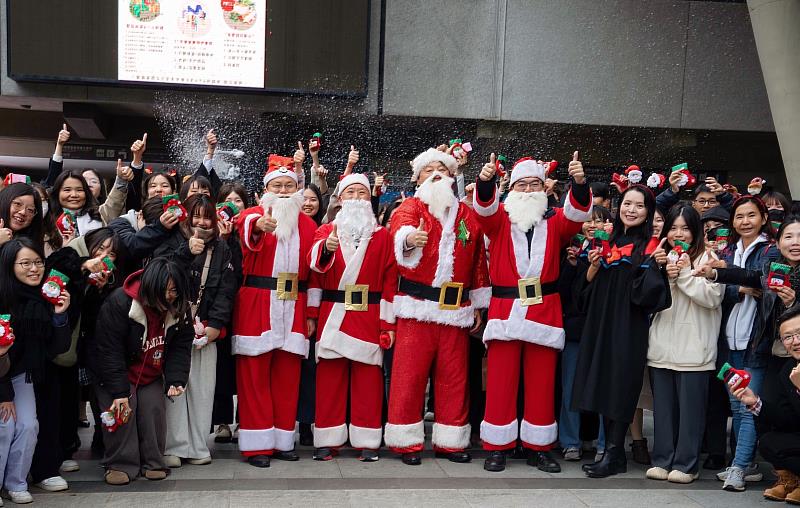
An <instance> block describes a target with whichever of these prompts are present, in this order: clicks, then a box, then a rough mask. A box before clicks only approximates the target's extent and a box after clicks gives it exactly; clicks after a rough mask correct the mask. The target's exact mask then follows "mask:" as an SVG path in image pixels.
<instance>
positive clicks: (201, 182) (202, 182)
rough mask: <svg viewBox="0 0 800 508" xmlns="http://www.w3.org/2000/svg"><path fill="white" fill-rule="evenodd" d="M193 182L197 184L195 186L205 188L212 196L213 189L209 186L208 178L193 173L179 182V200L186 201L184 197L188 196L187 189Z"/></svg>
mask: <svg viewBox="0 0 800 508" xmlns="http://www.w3.org/2000/svg"><path fill="white" fill-rule="evenodd" d="M193 184H197V186H198V187H200V188H201V189H206V190H207V191H208V195H209V196H211V197H212V198H213V196H214V189H213V187H211V182H210V181H209V180H208V178H206V177H204V176H202V175H194V176H192V177H190V178H187V179H186V180H184V182H183V183H182V184H181V191H180V192H179V193H178V197H179V198H180V199H181V201H186V199H187V198H188V197H189V189H191V188H192V185H193Z"/></svg>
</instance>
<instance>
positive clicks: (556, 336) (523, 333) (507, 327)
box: [483, 319, 566, 351]
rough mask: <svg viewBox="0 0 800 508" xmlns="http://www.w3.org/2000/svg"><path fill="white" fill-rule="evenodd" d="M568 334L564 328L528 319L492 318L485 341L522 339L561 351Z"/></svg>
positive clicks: (487, 324) (484, 335)
mask: <svg viewBox="0 0 800 508" xmlns="http://www.w3.org/2000/svg"><path fill="white" fill-rule="evenodd" d="M565 337H566V334H565V333H564V329H563V328H557V327H555V326H549V325H544V324H542V323H537V322H536V321H530V320H528V319H519V320H517V319H514V320H511V319H508V320H502V319H490V320H489V322H488V323H486V328H485V329H484V331H483V342H484V343H486V342H489V341H490V340H521V341H523V342H530V343H531V344H539V345H541V346H546V347H549V348H553V349H558V350H559V351H560V350H562V349H564V338H565Z"/></svg>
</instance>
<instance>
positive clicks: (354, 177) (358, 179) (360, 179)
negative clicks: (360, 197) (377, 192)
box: [337, 173, 369, 196]
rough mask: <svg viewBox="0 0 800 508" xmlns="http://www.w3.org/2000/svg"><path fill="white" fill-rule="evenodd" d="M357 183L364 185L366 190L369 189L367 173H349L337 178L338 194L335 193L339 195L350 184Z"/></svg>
mask: <svg viewBox="0 0 800 508" xmlns="http://www.w3.org/2000/svg"><path fill="white" fill-rule="evenodd" d="M357 183H360V184H361V185H363V186H364V187H366V188H367V190H369V178H367V175H365V174H364V173H350V174H349V175H347V176H345V177H344V178H342V179H341V180H339V185H338V189H339V194H337V195H339V196H341V195H342V192H344V190H345V189H346V188H348V187H350V186H351V185H355V184H357Z"/></svg>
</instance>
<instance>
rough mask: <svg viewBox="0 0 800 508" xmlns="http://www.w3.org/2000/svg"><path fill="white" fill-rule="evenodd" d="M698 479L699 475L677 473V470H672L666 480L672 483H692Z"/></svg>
mask: <svg viewBox="0 0 800 508" xmlns="http://www.w3.org/2000/svg"><path fill="white" fill-rule="evenodd" d="M698 478H700V473H699V472H698V473H694V474H689V473H684V472H683V471H678V470H677V469H673V470H672V471H670V472H669V476H668V477H667V480H669V481H670V482H672V483H692V482H693V481H695V480H696V479H698Z"/></svg>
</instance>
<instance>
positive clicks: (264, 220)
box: [256, 208, 278, 233]
mask: <svg viewBox="0 0 800 508" xmlns="http://www.w3.org/2000/svg"><path fill="white" fill-rule="evenodd" d="M256 227H257V228H258V229H260V230H261V231H263V232H265V233H272V232H274V231H275V229H276V228H277V227H278V221H276V220H275V219H273V218H272V208H270V209H269V210H267V213H266V214H264V215H263V216H262V217H261V218H260V219H258V220H257V221H256Z"/></svg>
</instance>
